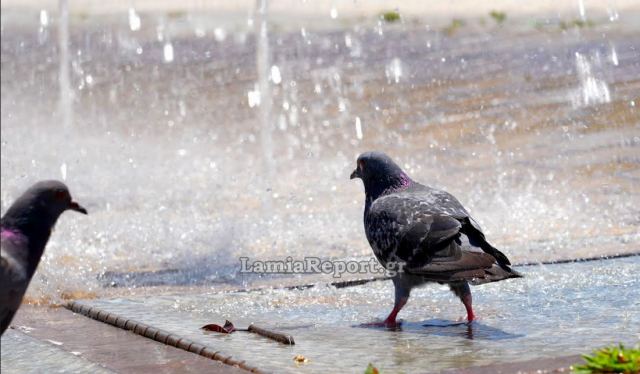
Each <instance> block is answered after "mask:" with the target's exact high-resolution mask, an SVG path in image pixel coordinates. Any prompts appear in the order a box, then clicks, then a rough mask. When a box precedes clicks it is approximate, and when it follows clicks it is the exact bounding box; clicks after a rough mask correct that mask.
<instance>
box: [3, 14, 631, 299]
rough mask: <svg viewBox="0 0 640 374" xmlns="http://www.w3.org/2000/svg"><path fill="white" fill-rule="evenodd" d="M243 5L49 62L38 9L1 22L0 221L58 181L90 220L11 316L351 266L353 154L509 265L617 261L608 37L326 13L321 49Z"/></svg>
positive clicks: (624, 224) (357, 191) (94, 37)
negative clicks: (58, 303)
mask: <svg viewBox="0 0 640 374" xmlns="http://www.w3.org/2000/svg"><path fill="white" fill-rule="evenodd" d="M61 4H65V2H61ZM70 4H73V2H72V3H70ZM255 5H256V7H257V8H255V9H254V12H253V13H252V14H251V18H250V19H251V22H248V20H247V16H246V15H247V13H248V11H249V10H248V9H247V10H245V11H243V12H239V13H238V14H239V15H238V16H237V17H238V19H237V20H236V21H235V22H232V21H231V20H228V19H226V18H228V17H226V15H225V16H224V17H222V16H220V15H218V16H216V13H215V12H207V11H202V12H200V11H196V10H193V11H188V12H187V13H186V14H185V15H184V17H183V16H181V15H176V14H160V13H154V12H149V13H142V11H140V12H141V13H138V11H139V10H138V11H136V15H137V16H138V17H140V18H141V20H143V21H144V25H142V22H141V27H140V29H139V30H137V31H136V32H132V30H131V23H130V22H128V20H127V17H128V15H129V13H128V12H129V8H130V6H129V5H128V4H127V6H122V9H120V10H119V11H118V12H117V14H113V15H107V16H103V15H95V14H88V15H87V19H83V18H82V17H74V16H70V17H68V20H67V21H68V23H70V24H68V25H67V26H66V27H68V30H67V32H68V35H67V40H66V41H63V39H64V37H63V36H64V30H65V26H64V23H65V22H64V19H65V18H64V17H52V16H51V15H48V26H47V29H51V30H52V31H53V30H55V29H59V30H61V32H60V33H59V36H61V38H60V40H58V42H56V40H55V39H54V38H50V39H47V38H44V39H42V43H41V42H40V39H39V36H38V35H37V34H38V32H37V30H39V28H40V27H42V26H41V20H39V19H38V12H39V11H40V9H39V8H38V9H37V10H35V11H34V12H32V13H30V15H28V16H26V17H24V18H18V20H25V19H28V20H30V21H29V22H27V23H21V22H18V21H14V20H12V18H11V17H7V14H8V13H6V12H5V11H4V9H3V18H2V22H3V23H2V43H1V45H2V57H3V63H2V67H1V68H2V76H3V77H12V78H11V79H3V82H2V100H1V105H2V118H1V121H0V122H1V123H2V132H1V137H2V158H1V163H2V167H1V168H0V169H1V172H2V178H1V183H2V189H1V191H2V193H1V197H2V208H3V209H7V207H8V206H9V204H10V203H11V202H12V201H13V199H15V198H16V197H17V196H18V194H19V193H20V192H21V191H23V190H24V189H25V188H26V187H27V186H28V185H29V184H31V183H33V182H35V181H36V180H39V179H49V178H60V177H61V174H62V173H63V169H62V168H61V165H66V173H67V176H66V183H67V184H68V185H69V187H70V190H71V192H72V194H73V196H74V199H76V200H78V202H79V203H81V204H82V205H83V206H86V207H87V209H88V210H89V211H90V213H91V214H90V215H89V216H88V217H84V216H82V217H80V215H73V214H65V215H63V216H62V217H61V220H60V221H59V223H58V225H57V227H56V231H55V233H54V234H53V236H52V240H51V241H50V243H49V245H48V247H47V251H46V254H45V258H44V259H43V263H42V265H43V266H41V267H40V268H39V269H38V272H37V274H36V279H34V282H33V283H32V284H33V286H32V287H31V288H30V291H29V292H30V293H31V295H33V296H49V297H56V296H59V295H60V294H61V293H63V292H67V291H70V290H71V291H73V290H76V291H78V290H82V291H85V290H89V291H93V292H96V293H97V294H99V295H101V294H104V293H108V292H110V290H109V289H105V288H103V285H104V284H105V283H103V282H101V281H99V280H98V278H99V277H101V276H102V275H103V274H105V273H108V272H110V273H119V274H123V275H122V277H123V278H126V277H129V278H130V279H138V278H137V276H136V274H142V273H145V274H146V273H150V274H156V273H157V274H156V276H158V277H160V278H161V281H162V282H165V284H179V285H180V284H183V283H184V284H191V283H189V282H193V281H194V280H195V279H196V278H197V279H198V280H199V281H200V282H201V283H199V284H207V285H216V286H217V285H218V284H231V285H233V286H237V282H239V281H238V280H237V279H236V270H237V266H238V257H240V256H248V257H251V258H252V259H253V258H260V259H274V258H280V257H286V256H293V257H296V258H298V257H303V256H306V255H308V256H318V257H322V258H326V257H333V258H345V257H352V256H355V257H368V256H371V249H370V248H369V246H368V244H367V241H366V238H365V236H364V233H363V231H362V207H363V199H364V197H363V193H362V185H361V184H359V183H358V182H354V181H349V179H348V177H349V173H350V172H351V171H352V170H353V167H354V160H355V158H356V156H357V154H358V153H360V152H362V151H366V150H372V149H378V150H383V151H385V152H387V153H389V154H390V155H392V156H393V157H394V158H395V159H396V160H398V162H400V163H401V164H402V165H403V166H405V167H406V171H407V172H408V173H409V174H410V175H411V176H412V177H413V178H414V179H416V180H418V181H420V182H423V183H427V184H430V185H433V186H436V187H442V188H445V189H447V190H449V191H450V192H452V193H453V194H454V195H456V196H457V197H458V198H459V199H460V200H461V201H462V202H463V203H464V204H465V205H466V206H467V207H468V208H469V210H470V211H471V213H472V214H473V215H474V217H475V218H476V219H477V220H478V221H480V223H481V224H482V226H483V228H484V229H485V232H486V234H487V237H488V238H490V240H491V242H492V243H493V244H494V245H496V246H497V247H499V248H500V249H501V250H503V251H505V252H506V253H507V254H508V255H509V256H510V258H511V259H512V260H513V261H514V262H518V261H524V260H541V259H548V258H559V257H562V258H568V257H581V256H588V255H598V254H604V253H614V252H620V251H629V250H631V249H632V248H637V243H638V242H640V238H639V236H638V234H637V233H638V231H639V230H638V226H639V225H640V222H639V221H638V219H637V217H638V216H640V213H639V212H638V208H637V207H638V206H640V195H638V192H637V188H635V186H636V185H637V183H635V182H636V180H637V178H638V161H637V147H638V140H637V139H638V133H637V123H638V112H637V110H638V108H637V107H638V105H637V100H638V99H637V92H636V91H637V90H636V87H637V84H636V80H637V79H636V78H635V77H638V76H640V70H639V69H640V66H638V64H636V63H635V60H634V58H635V56H637V53H636V52H635V51H637V48H638V47H637V41H636V40H635V39H636V38H633V37H632V36H633V35H635V34H634V33H630V32H621V31H617V29H615V28H614V26H615V27H618V25H620V24H622V23H623V21H624V20H622V21H620V22H616V23H615V25H609V24H608V27H612V29H611V30H607V40H606V41H604V42H603V40H602V32H601V30H600V29H598V28H597V27H594V29H589V28H585V29H584V30H581V32H580V38H579V39H570V38H552V39H549V38H548V37H547V35H546V34H544V33H541V32H539V31H537V30H535V29H531V30H529V31H526V32H514V31H512V30H510V29H508V28H505V29H504V30H502V31H501V32H500V34H499V35H497V34H495V33H493V32H489V31H486V30H484V31H483V29H480V30H479V31H478V32H477V33H476V32H473V33H465V32H464V31H462V32H460V33H456V34H454V35H452V36H446V35H444V34H443V33H442V32H441V31H440V30H438V28H437V27H432V28H429V29H425V27H424V25H421V24H415V23H412V22H407V23H403V24H396V25H394V26H386V25H383V24H381V23H379V22H378V21H379V19H378V16H377V15H374V17H372V18H371V19H370V20H368V21H366V22H365V21H362V22H361V21H359V20H349V19H348V17H347V14H348V13H347V12H346V11H343V10H342V8H341V9H340V20H341V21H340V22H327V21H329V19H328V18H329V17H328V14H327V10H328V9H325V8H323V9H322V11H321V12H318V15H317V18H318V20H319V24H321V25H322V26H325V25H326V24H328V23H331V24H332V25H331V27H335V29H331V30H327V29H326V28H322V27H317V26H314V24H313V23H312V22H309V23H307V22H306V21H305V23H304V24H303V25H302V24H295V25H290V26H287V27H288V28H287V27H282V28H281V23H280V20H281V19H282V18H280V17H281V16H282V14H281V13H279V12H280V10H278V8H274V9H273V10H272V9H269V17H272V18H273V19H274V26H273V27H272V28H269V29H268V30H267V27H266V26H268V25H267V7H266V5H267V4H266V2H257V3H256V4H255ZM263 5H264V7H263ZM261 9H264V14H261ZM63 10H64V9H63ZM67 11H68V9H67ZM72 14H74V13H73V12H72ZM216 17H217V18H216ZM287 19H289V18H287ZM343 21H344V22H343ZM249 23H250V26H248V24H249ZM134 24H135V22H134ZM143 26H144V27H143ZM263 26H264V27H263ZM285 26H286V25H285ZM217 28H218V29H220V30H224V33H225V35H226V37H225V38H220V37H219V36H220V35H221V31H219V32H218V34H219V35H218V36H216V32H215V30H216V29H217ZM195 30H200V31H199V32H196V31H195ZM263 30H264V31H265V32H264V33H263V32H262V31H263ZM382 30H384V32H382ZM267 31H268V33H267ZM263 36H264V37H263ZM614 45H615V49H611V50H610V49H609V46H614ZM34 46H37V48H36V47H34ZM64 46H67V50H66V52H65V48H64ZM166 46H170V47H168V48H167V47H166ZM613 50H615V56H616V58H617V60H618V65H615V64H612V63H610V60H612V59H613V57H612V55H613ZM575 51H579V53H578V55H575V54H574V52H575ZM598 56H600V57H598ZM167 57H169V58H167ZM167 60H171V61H170V62H171V63H168V62H169V61H167ZM65 61H66V62H65ZM61 62H62V63H61ZM67 64H68V67H66V68H65V66H67ZM65 77H66V78H65ZM65 82H66V83H65ZM58 92H59V93H58ZM567 92H570V94H571V97H570V98H569V99H568V98H567ZM65 98H66V99H65ZM69 98H71V99H72V100H70V99H69ZM63 103H64V104H63ZM267 103H268V104H267ZM572 104H573V105H572ZM595 104H597V107H595V108H594V109H597V110H592V109H591V108H590V106H593V105H595ZM574 105H575V107H574ZM575 108H581V110H575ZM582 108H585V110H582ZM587 108H588V109H587ZM267 109H268V110H267ZM263 110H264V112H263ZM65 111H66V113H68V117H65V116H66V115H64V116H63V114H64V113H65ZM52 113H56V116H55V118H54V117H52ZM71 116H73V121H71V120H63V117H65V118H71ZM58 117H60V118H59V119H58ZM65 127H68V129H69V131H63V129H64V128H65ZM263 135H264V136H263ZM365 135H366V136H365ZM263 145H264V146H263ZM268 200H271V202H272V204H271V205H272V206H271V209H265V208H264V206H265V201H268ZM263 211H267V213H266V214H260V212H263ZM154 272H156V273H154ZM163 274H164V276H163ZM198 277H199V278H198ZM234 282H236V283H234ZM129 284H130V286H131V287H136V286H138V284H137V283H135V282H133V281H131V282H130V283H129Z"/></svg>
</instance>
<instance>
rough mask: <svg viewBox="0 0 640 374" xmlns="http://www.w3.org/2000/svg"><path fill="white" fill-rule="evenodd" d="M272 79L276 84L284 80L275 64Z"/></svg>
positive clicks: (272, 68)
mask: <svg viewBox="0 0 640 374" xmlns="http://www.w3.org/2000/svg"><path fill="white" fill-rule="evenodd" d="M271 81H272V82H273V83H275V84H280V82H282V76H281V75H280V69H279V68H278V67H277V66H276V65H273V66H272V67H271Z"/></svg>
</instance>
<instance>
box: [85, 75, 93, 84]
mask: <svg viewBox="0 0 640 374" xmlns="http://www.w3.org/2000/svg"><path fill="white" fill-rule="evenodd" d="M84 80H85V81H86V82H87V84H88V85H92V84H93V77H92V76H91V75H90V74H87V76H86V77H84Z"/></svg>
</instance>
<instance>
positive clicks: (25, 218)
mask: <svg viewBox="0 0 640 374" xmlns="http://www.w3.org/2000/svg"><path fill="white" fill-rule="evenodd" d="M65 210H75V211H76V212H80V213H82V214H87V210H86V209H84V208H83V207H81V206H80V205H78V203H76V202H75V201H73V200H72V199H71V195H70V194H69V189H68V188H67V186H65V184H64V183H62V182H58V181H43V182H38V183H36V184H34V185H33V186H31V188H29V189H28V190H27V191H26V192H25V193H24V194H22V196H20V197H19V198H18V200H16V201H15V202H14V203H13V205H11V207H10V208H9V209H8V210H7V212H6V213H5V214H4V216H3V217H2V220H0V227H1V228H0V237H1V239H2V245H1V250H0V253H1V257H0V284H1V285H2V286H1V288H0V335H2V334H3V333H4V331H5V330H6V329H7V327H9V323H11V320H12V319H13V315H14V314H15V313H16V311H17V310H18V308H19V307H20V303H21V302H22V297H23V296H24V293H25V291H26V290H27V287H28V286H29V282H30V281H31V277H33V274H34V273H35V271H36V268H37V267H38V263H39V262H40V258H41V257H42V253H43V252H44V247H45V246H46V245H47V241H48V240H49V236H50V235H51V229H53V226H54V225H55V224H56V221H57V220H58V217H60V215H61V214H62V213H63V212H64V211H65Z"/></svg>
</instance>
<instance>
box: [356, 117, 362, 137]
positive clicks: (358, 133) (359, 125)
mask: <svg viewBox="0 0 640 374" xmlns="http://www.w3.org/2000/svg"><path fill="white" fill-rule="evenodd" d="M356 138H358V140H362V122H361V121H360V117H356Z"/></svg>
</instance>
